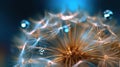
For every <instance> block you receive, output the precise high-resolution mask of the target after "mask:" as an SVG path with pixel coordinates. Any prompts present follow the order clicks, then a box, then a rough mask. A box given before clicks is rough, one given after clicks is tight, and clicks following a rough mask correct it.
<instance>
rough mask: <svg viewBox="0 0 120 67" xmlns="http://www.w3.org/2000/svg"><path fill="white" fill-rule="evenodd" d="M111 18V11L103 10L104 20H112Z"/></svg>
mask: <svg viewBox="0 0 120 67" xmlns="http://www.w3.org/2000/svg"><path fill="white" fill-rule="evenodd" d="M112 16H113V12H112V11H111V10H105V11H104V18H105V19H107V20H108V19H112Z"/></svg>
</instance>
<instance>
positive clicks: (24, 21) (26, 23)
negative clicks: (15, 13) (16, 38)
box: [21, 20, 30, 28]
mask: <svg viewBox="0 0 120 67" xmlns="http://www.w3.org/2000/svg"><path fill="white" fill-rule="evenodd" d="M29 25H30V23H29V21H27V20H22V21H21V27H22V28H28V27H29Z"/></svg>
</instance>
